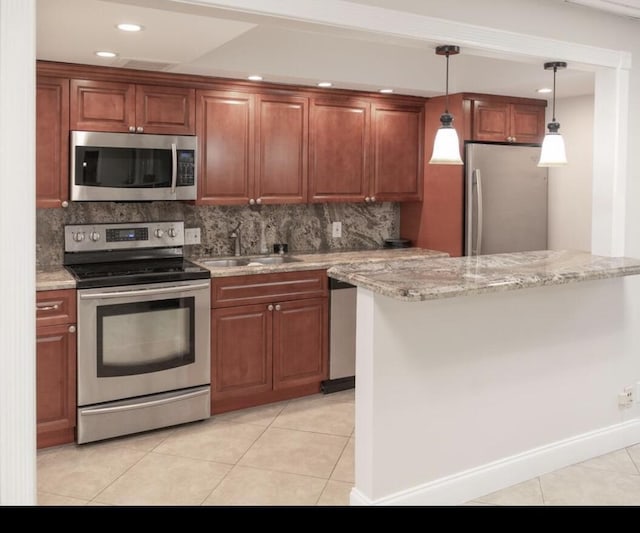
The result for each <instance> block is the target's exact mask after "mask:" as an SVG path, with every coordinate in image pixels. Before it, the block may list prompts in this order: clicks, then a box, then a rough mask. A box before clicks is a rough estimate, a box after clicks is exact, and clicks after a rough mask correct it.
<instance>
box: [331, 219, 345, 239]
mask: <svg viewBox="0 0 640 533" xmlns="http://www.w3.org/2000/svg"><path fill="white" fill-rule="evenodd" d="M331 236H332V237H333V238H334V239H339V238H340V237H342V222H333V223H332V224H331Z"/></svg>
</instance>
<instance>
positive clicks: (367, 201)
mask: <svg viewBox="0 0 640 533" xmlns="http://www.w3.org/2000/svg"><path fill="white" fill-rule="evenodd" d="M364 201H365V202H366V203H367V204H368V203H369V202H370V201H371V198H369V197H368V196H365V197H364Z"/></svg>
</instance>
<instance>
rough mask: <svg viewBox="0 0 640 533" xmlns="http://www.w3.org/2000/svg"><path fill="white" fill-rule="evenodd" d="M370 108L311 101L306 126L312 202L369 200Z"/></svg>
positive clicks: (361, 104)
mask: <svg viewBox="0 0 640 533" xmlns="http://www.w3.org/2000/svg"><path fill="white" fill-rule="evenodd" d="M369 135H370V104H369V103H368V102H365V101H360V100H344V101H342V100H320V99H313V100H312V104H311V116H310V122H309V156H310V162H309V189H310V190H309V194H310V198H311V201H312V202H330V201H337V202H361V201H364V199H365V197H367V196H369V165H368V154H369Z"/></svg>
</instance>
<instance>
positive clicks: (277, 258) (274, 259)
mask: <svg viewBox="0 0 640 533" xmlns="http://www.w3.org/2000/svg"><path fill="white" fill-rule="evenodd" d="M296 261H300V259H296V258H295V257H290V256H288V255H270V256H268V257H252V258H251V259H250V260H249V264H251V263H260V264H261V265H280V264H282V263H295V262H296Z"/></svg>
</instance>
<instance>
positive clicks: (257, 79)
mask: <svg viewBox="0 0 640 533" xmlns="http://www.w3.org/2000/svg"><path fill="white" fill-rule="evenodd" d="M247 79H248V80H251V81H262V76H260V75H258V74H252V75H251V76H247Z"/></svg>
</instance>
